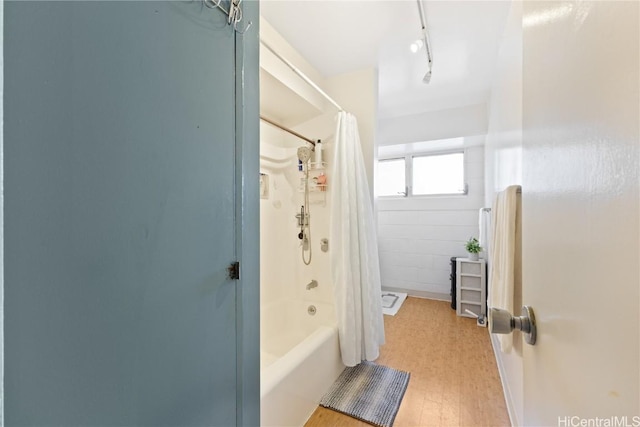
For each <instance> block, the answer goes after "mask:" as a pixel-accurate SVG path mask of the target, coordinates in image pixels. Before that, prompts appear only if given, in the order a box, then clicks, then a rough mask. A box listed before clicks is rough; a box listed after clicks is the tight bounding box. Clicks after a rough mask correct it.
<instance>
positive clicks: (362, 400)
mask: <svg viewBox="0 0 640 427" xmlns="http://www.w3.org/2000/svg"><path fill="white" fill-rule="evenodd" d="M407 385H409V373H408V372H403V371H398V370H396V369H392V368H388V367H386V366H381V365H376V364H375V363H371V362H366V361H365V362H362V363H360V364H359V365H357V366H354V367H353V368H346V369H345V370H344V371H342V373H341V374H340V376H339V377H338V379H337V380H336V382H335V383H333V385H332V386H331V388H330V389H329V391H328V392H327V394H325V395H324V396H323V397H322V400H321V401H320V406H324V407H325V408H329V409H333V410H335V411H338V412H342V413H343V414H346V415H349V416H351V417H354V418H357V419H359V420H362V421H365V422H368V423H371V424H373V425H376V426H381V427H391V426H392V425H393V420H394V419H395V418H396V414H397V413H398V409H399V408H400V403H401V402H402V397H403V396H404V392H405V390H406V389H407Z"/></svg>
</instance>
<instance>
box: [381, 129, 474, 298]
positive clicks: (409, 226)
mask: <svg viewBox="0 0 640 427" xmlns="http://www.w3.org/2000/svg"><path fill="white" fill-rule="evenodd" d="M465 140H467V141H468V143H469V144H471V145H474V144H478V143H479V142H482V141H483V140H484V137H483V136H480V137H478V136H476V137H470V138H465ZM465 170H466V178H467V183H468V184H469V193H468V194H467V195H464V196H422V197H420V196H418V197H409V198H404V197H403V198H378V199H377V207H378V242H379V248H380V269H381V275H382V286H383V287H384V288H385V289H387V290H401V291H405V292H408V293H409V294H411V295H416V296H423V297H429V298H434V299H443V300H448V299H450V296H449V291H450V287H451V284H450V280H449V274H450V266H449V259H450V258H451V257H452V256H466V251H465V249H464V242H465V241H466V240H468V239H469V237H472V236H475V237H478V209H479V208H480V207H482V205H483V203H484V148H483V147H482V145H479V146H472V147H469V148H467V149H465Z"/></svg>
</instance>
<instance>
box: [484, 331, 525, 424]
mask: <svg viewBox="0 0 640 427" xmlns="http://www.w3.org/2000/svg"><path fill="white" fill-rule="evenodd" d="M489 337H490V338H491V347H493V355H494V356H495V358H496V365H498V373H499V374H500V382H501V383H502V392H503V394H504V401H505V403H506V404H507V412H508V413H509V420H510V421H511V425H512V426H520V425H522V424H520V420H518V415H517V414H516V410H515V405H514V404H513V397H512V395H511V388H510V387H509V384H508V383H507V380H506V374H505V371H504V365H503V364H502V350H500V341H498V337H496V336H495V335H493V334H489Z"/></svg>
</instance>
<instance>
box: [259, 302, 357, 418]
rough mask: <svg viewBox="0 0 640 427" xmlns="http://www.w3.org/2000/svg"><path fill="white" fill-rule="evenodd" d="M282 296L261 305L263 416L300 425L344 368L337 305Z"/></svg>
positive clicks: (261, 411)
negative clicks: (313, 312)
mask: <svg viewBox="0 0 640 427" xmlns="http://www.w3.org/2000/svg"><path fill="white" fill-rule="evenodd" d="M310 305H311V303H309V302H305V301H298V300H283V301H278V302H276V303H272V304H269V305H268V306H266V307H263V308H262V313H261V331H260V332H261V346H260V347H261V351H260V359H261V360H260V367H261V385H260V400H261V403H260V404H261V409H260V421H261V425H262V426H278V427H283V426H302V425H304V423H305V422H306V421H307V419H308V418H309V416H310V415H311V414H312V413H313V411H314V410H315V409H316V407H317V406H318V402H320V398H321V397H322V395H323V394H324V393H325V392H326V391H327V390H328V389H329V387H330V386H331V384H333V382H334V381H335V380H336V378H338V375H340V373H341V372H342V370H343V369H344V365H343V364H342V360H341V359H340V348H339V343H338V328H337V326H336V323H335V315H334V311H333V307H332V306H331V305H329V304H317V303H313V305H314V307H315V310H316V312H315V315H310V314H309V313H308V308H309V306H310Z"/></svg>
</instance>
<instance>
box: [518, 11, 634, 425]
mask: <svg viewBox="0 0 640 427" xmlns="http://www.w3.org/2000/svg"><path fill="white" fill-rule="evenodd" d="M638 6H639V3H638V2H562V3H561V2H525V4H524V17H523V24H524V28H523V30H524V35H523V53H524V66H523V69H524V74H523V99H524V101H523V102H524V104H523V201H522V205H523V302H524V303H525V304H528V305H531V306H532V307H533V308H534V309H535V313H536V316H537V320H538V343H537V344H536V345H535V346H528V345H524V423H525V424H526V425H535V426H546V425H560V426H571V425H586V424H577V423H580V422H587V421H582V420H584V419H596V418H601V419H603V418H604V419H607V418H609V419H611V417H623V416H627V417H628V418H627V419H626V420H624V419H622V418H618V420H623V421H625V422H626V423H628V425H640V424H638V423H640V418H633V417H634V416H635V417H637V416H639V415H640V393H639V383H640V376H639V369H638V365H639V363H640V353H639V349H638V346H639V331H640V329H639V292H638V288H639V283H640V280H639V260H640V252H639V227H638V222H639V218H640V215H639V213H640V212H639V208H638V206H639V193H640V191H639V181H638V179H639V174H638V169H639V167H638V166H639V142H638V138H639V132H638V119H639V107H638V104H639V94H638V78H639V68H638V64H639V55H638V48H639V44H638V40H639V39H640V37H639V32H638V16H639V7H638ZM592 422H593V423H595V422H597V421H592ZM632 423H635V424H632ZM588 425H606V424H602V421H601V424H588ZM612 425H613V424H612ZM620 425H625V424H620Z"/></svg>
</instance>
